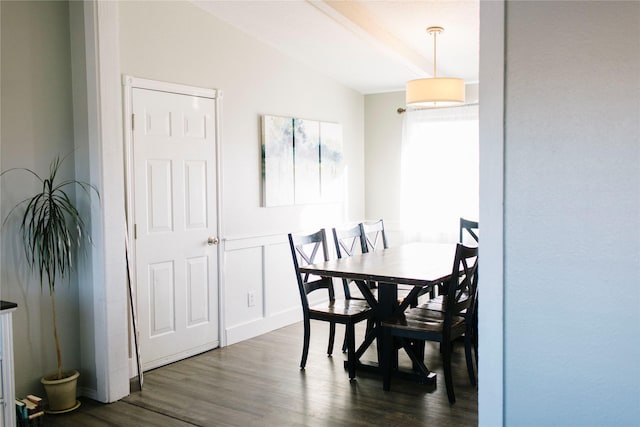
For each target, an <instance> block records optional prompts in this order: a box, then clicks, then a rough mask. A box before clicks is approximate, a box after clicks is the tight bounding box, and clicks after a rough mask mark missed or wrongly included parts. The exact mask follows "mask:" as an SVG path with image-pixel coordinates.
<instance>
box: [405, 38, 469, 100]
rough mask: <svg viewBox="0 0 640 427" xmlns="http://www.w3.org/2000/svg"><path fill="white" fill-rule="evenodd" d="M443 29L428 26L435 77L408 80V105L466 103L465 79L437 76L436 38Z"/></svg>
mask: <svg viewBox="0 0 640 427" xmlns="http://www.w3.org/2000/svg"><path fill="white" fill-rule="evenodd" d="M443 31H444V28H442V27H429V28H427V32H428V33H429V34H431V35H432V36H433V77H432V78H427V79H417V80H410V81H408V82H407V86H406V103H407V106H408V107H413V108H434V107H451V106H454V105H460V104H464V80H463V79H457V78H451V77H437V76H436V42H437V40H436V39H437V36H438V34H440V33H441V32H443Z"/></svg>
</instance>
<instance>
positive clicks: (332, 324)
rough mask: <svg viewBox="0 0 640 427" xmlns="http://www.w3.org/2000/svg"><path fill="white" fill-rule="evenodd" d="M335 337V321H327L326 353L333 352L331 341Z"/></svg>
mask: <svg viewBox="0 0 640 427" xmlns="http://www.w3.org/2000/svg"><path fill="white" fill-rule="evenodd" d="M335 338H336V324H335V322H329V347H327V354H328V355H329V356H331V354H332V353H333V341H334V340H335Z"/></svg>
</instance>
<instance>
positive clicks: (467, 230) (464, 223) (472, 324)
mask: <svg viewBox="0 0 640 427" xmlns="http://www.w3.org/2000/svg"><path fill="white" fill-rule="evenodd" d="M478 225H479V224H478V221H471V220H468V219H465V218H462V217H460V236H459V239H460V241H459V243H461V244H463V245H464V244H465V243H466V241H467V240H469V238H470V239H473V240H472V241H471V242H470V243H476V244H478V243H479V238H478V235H479V226H478ZM442 299H443V295H439V296H437V297H435V298H432V299H431V300H429V301H428V302H426V303H425V304H423V305H422V306H421V307H422V308H426V309H428V310H436V311H444V310H443V304H442ZM463 314H464V315H465V317H466V320H467V327H468V328H470V329H471V332H472V334H473V335H472V336H473V351H474V353H475V355H476V363H478V298H477V297H476V300H475V306H474V307H472V308H471V309H470V310H469V311H468V312H466V311H465V312H464V313H463Z"/></svg>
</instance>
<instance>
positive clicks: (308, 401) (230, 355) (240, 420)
mask: <svg viewBox="0 0 640 427" xmlns="http://www.w3.org/2000/svg"><path fill="white" fill-rule="evenodd" d="M358 327H360V329H359V330H358V333H359V334H362V332H363V326H362V325H358ZM337 329H338V331H337V333H336V349H335V350H334V354H333V357H327V355H326V346H327V337H328V327H327V325H326V323H324V322H313V321H312V325H311V348H310V351H309V360H308V361H307V367H306V369H305V370H300V368H299V363H300V353H301V349H302V324H301V323H298V324H295V325H291V326H288V327H285V328H282V329H279V330H276V331H273V332H271V333H268V334H265V335H262V336H260V337H257V338H254V339H251V340H247V341H244V342H241V343H238V344H234V345H231V346H228V347H225V348H222V349H216V350H213V351H209V352H206V353H203V354H200V355H198V356H194V357H191V358H189V359H186V360H183V361H181V362H177V363H173V364H171V365H168V366H165V367H162V368H158V369H155V370H153V371H149V372H147V373H145V376H144V386H143V390H142V391H138V392H133V393H131V394H130V395H129V396H127V397H126V398H124V399H122V400H120V401H118V402H115V403H111V404H100V403H97V402H94V401H91V400H88V399H81V401H82V406H81V407H80V408H79V409H78V410H76V411H74V412H72V413H69V414H64V415H55V416H54V415H47V416H46V417H45V420H44V425H45V426H54V427H57V426H65V427H75V426H82V427H92V426H163V427H172V426H239V427H247V426H372V425H380V426H396V425H397V426H416V425H427V424H428V425H432V426H475V425H477V423H478V404H477V402H478V393H477V388H475V387H472V386H471V385H470V384H469V378H468V376H467V372H466V365H465V362H464V348H463V347H462V345H461V344H457V343H456V345H457V348H456V349H455V350H454V353H455V354H454V359H453V371H454V384H455V392H456V398H457V402H456V403H455V404H453V405H450V404H449V402H448V400H447V393H446V388H445V385H444V374H443V372H442V365H441V362H440V354H439V350H438V346H437V344H431V343H428V344H427V349H426V356H425V359H426V362H427V366H429V368H430V369H432V370H434V371H435V372H436V373H437V374H438V379H437V386H436V387H433V386H429V385H422V384H417V383H414V382H409V381H405V380H401V379H396V378H394V379H393V380H392V382H391V391H388V392H385V391H383V390H382V378H381V377H379V376H378V375H376V374H374V373H366V372H360V371H359V372H358V373H357V375H358V376H357V379H356V380H355V381H351V382H350V381H349V378H348V376H347V372H346V371H345V370H344V367H343V361H344V360H345V358H346V355H344V354H342V353H341V351H340V344H341V340H342V337H343V333H344V330H343V328H340V327H339V326H338V328H337ZM367 358H368V359H369V360H375V359H373V354H370V353H367V354H365V356H364V359H367ZM401 364H403V365H405V366H410V364H409V361H408V359H406V358H404V357H403V358H401Z"/></svg>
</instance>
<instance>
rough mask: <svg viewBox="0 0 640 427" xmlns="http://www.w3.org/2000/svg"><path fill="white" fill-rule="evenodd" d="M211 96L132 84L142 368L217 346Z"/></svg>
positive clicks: (213, 113)
mask: <svg viewBox="0 0 640 427" xmlns="http://www.w3.org/2000/svg"><path fill="white" fill-rule="evenodd" d="M215 108H216V105H215V101H214V100H213V99H211V98H203V97H198V96H191V95H183V94H176V93H169V92H161V91H156V90H149V89H140V88H133V89H132V110H133V114H134V115H133V143H132V145H133V167H134V171H133V175H134V200H135V201H134V217H135V255H136V262H135V267H136V286H137V288H136V291H137V298H136V299H137V308H138V317H139V321H138V323H139V334H140V340H139V341H140V348H141V350H140V355H141V359H142V367H143V370H148V369H152V368H155V367H158V366H162V365H165V364H167V363H171V362H174V361H176V360H180V359H183V358H185V357H188V356H192V355H194V354H197V353H200V352H202V351H205V350H209V349H212V348H215V347H218V346H219V337H218V286H217V279H218V273H217V269H218V265H217V261H218V258H217V250H218V246H217V236H216V229H217V218H216V215H217V211H216V157H215V156H216V147H215V144H216V137H215V126H214V118H215Z"/></svg>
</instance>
